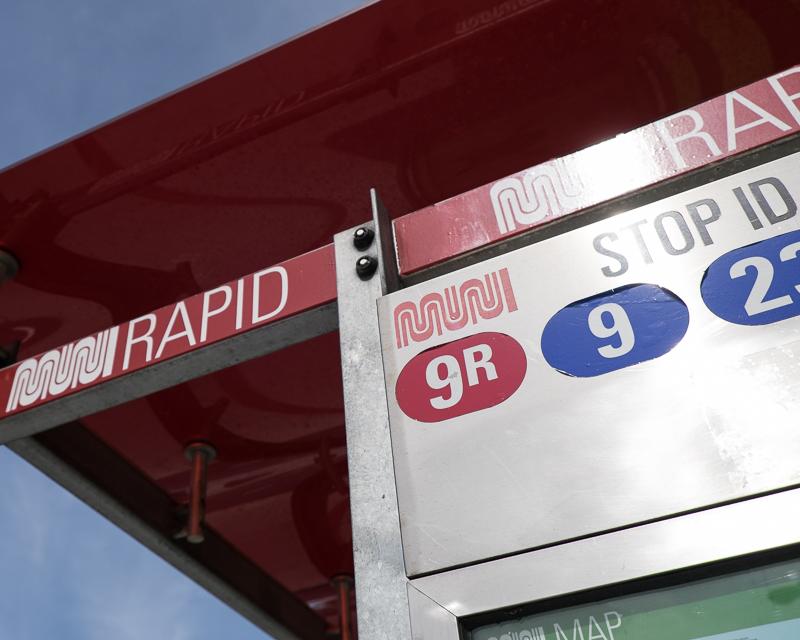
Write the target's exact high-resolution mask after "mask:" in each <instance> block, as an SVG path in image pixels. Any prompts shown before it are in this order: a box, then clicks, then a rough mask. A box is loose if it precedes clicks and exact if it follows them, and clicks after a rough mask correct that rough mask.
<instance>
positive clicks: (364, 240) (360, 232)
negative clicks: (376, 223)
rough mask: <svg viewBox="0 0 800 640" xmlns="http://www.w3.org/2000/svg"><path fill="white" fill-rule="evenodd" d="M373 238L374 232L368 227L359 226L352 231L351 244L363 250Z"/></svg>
mask: <svg viewBox="0 0 800 640" xmlns="http://www.w3.org/2000/svg"><path fill="white" fill-rule="evenodd" d="M374 238H375V232H374V231H373V230H372V229H370V228H369V227H359V228H358V229H356V230H355V231H354V232H353V244H354V245H355V247H356V249H358V250H359V251H364V249H367V248H368V247H369V245H371V244H372V240H373V239H374Z"/></svg>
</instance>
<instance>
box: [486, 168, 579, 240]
mask: <svg viewBox="0 0 800 640" xmlns="http://www.w3.org/2000/svg"><path fill="white" fill-rule="evenodd" d="M581 190H582V185H581V182H580V180H579V179H578V177H577V176H575V175H572V174H570V172H569V171H568V170H567V168H566V166H565V164H564V161H563V160H555V161H553V162H548V163H546V164H543V165H539V166H536V167H534V168H533V169H531V170H529V171H527V172H526V173H525V175H523V176H522V177H521V178H518V177H514V176H512V177H509V178H503V179H502V180H498V181H497V182H495V183H494V184H493V185H492V188H491V190H490V191H489V195H490V197H491V199H492V208H493V209H494V215H495V218H496V219H497V226H498V227H499V229H500V233H508V232H509V231H513V230H514V229H516V228H517V225H518V224H519V225H522V226H527V225H531V224H534V223H536V222H539V221H540V220H544V219H545V218H547V217H557V216H560V215H563V214H564V213H566V212H567V211H570V210H572V209H573V208H574V207H575V206H576V205H577V203H578V199H579V197H580V195H581Z"/></svg>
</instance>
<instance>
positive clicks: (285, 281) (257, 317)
mask: <svg viewBox="0 0 800 640" xmlns="http://www.w3.org/2000/svg"><path fill="white" fill-rule="evenodd" d="M270 273H277V274H278V275H279V276H280V279H281V297H280V300H279V302H278V304H277V306H276V307H275V308H274V309H272V311H267V312H266V313H264V314H260V296H261V278H263V277H264V276H266V275H269V274H270ZM288 297H289V274H287V273H286V269H284V268H283V267H270V268H269V269H264V270H263V271H259V272H257V273H255V274H253V324H258V323H259V322H264V320H269V319H270V318H272V317H274V316H276V315H278V314H279V313H280V312H281V311H283V308H284V307H285V306H286V300H287V299H288Z"/></svg>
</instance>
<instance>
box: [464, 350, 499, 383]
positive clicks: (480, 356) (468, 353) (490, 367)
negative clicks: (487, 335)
mask: <svg viewBox="0 0 800 640" xmlns="http://www.w3.org/2000/svg"><path fill="white" fill-rule="evenodd" d="M464 364H465V365H466V369H467V384H468V385H469V386H470V387H474V386H475V385H476V384H478V383H479V382H480V380H479V379H478V369H483V371H484V373H485V374H486V379H487V380H497V369H496V368H495V366H494V364H492V348H491V347H490V346H489V345H488V344H479V345H477V346H475V347H468V348H466V349H464Z"/></svg>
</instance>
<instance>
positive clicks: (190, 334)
mask: <svg viewBox="0 0 800 640" xmlns="http://www.w3.org/2000/svg"><path fill="white" fill-rule="evenodd" d="M178 316H180V317H181V322H182V323H183V331H179V332H178V333H175V334H173V333H171V332H172V329H173V328H174V327H175V320H177V319H178ZM184 337H185V338H186V339H187V340H188V342H189V346H194V345H195V344H196V342H197V340H195V337H194V331H192V323H191V321H190V320H189V314H188V313H187V312H186V303H185V302H183V301H181V302H178V303H177V304H176V305H175V310H174V311H173V312H172V316H170V319H169V322H168V323H167V330H166V331H165V332H164V337H163V338H161V343H160V344H159V345H158V351H156V359H158V358H160V357H161V354H162V353H164V347H166V346H167V343H169V342H172V341H173V340H177V339H178V338H184Z"/></svg>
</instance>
